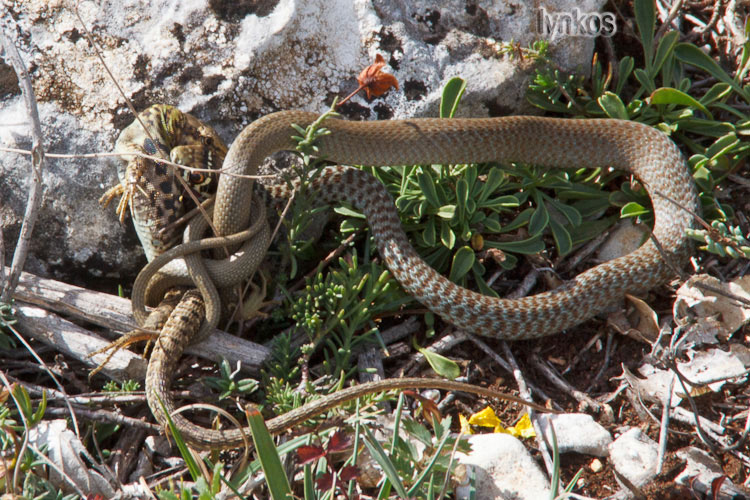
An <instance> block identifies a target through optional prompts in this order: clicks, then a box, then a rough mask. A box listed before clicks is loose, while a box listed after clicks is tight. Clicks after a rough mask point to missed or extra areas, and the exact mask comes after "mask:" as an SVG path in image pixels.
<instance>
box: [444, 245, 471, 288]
mask: <svg viewBox="0 0 750 500" xmlns="http://www.w3.org/2000/svg"><path fill="white" fill-rule="evenodd" d="M475 258H476V257H475V255H474V250H472V249H471V248H469V247H467V246H463V247H461V248H459V249H458V250H456V253H455V254H453V263H452V264H451V272H450V276H449V279H450V280H451V281H453V282H454V283H458V280H460V279H461V278H463V277H464V276H466V273H468V272H469V271H470V270H471V267H472V266H473V265H474V259H475Z"/></svg>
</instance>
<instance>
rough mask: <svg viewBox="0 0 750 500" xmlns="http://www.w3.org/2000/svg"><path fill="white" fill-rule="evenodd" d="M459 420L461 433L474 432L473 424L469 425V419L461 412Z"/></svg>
mask: <svg viewBox="0 0 750 500" xmlns="http://www.w3.org/2000/svg"><path fill="white" fill-rule="evenodd" d="M458 422H459V423H460V424H461V434H474V431H472V430H471V425H469V421H468V420H467V419H466V417H464V416H463V415H462V414H460V413H459V414H458Z"/></svg>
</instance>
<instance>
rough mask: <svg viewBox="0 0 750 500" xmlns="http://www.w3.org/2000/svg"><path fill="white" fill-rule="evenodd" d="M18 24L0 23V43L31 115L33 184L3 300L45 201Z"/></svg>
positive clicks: (32, 100) (36, 116) (40, 150)
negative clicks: (16, 41) (19, 43)
mask: <svg viewBox="0 0 750 500" xmlns="http://www.w3.org/2000/svg"><path fill="white" fill-rule="evenodd" d="M15 32H16V24H15V22H14V21H13V19H12V18H11V17H10V16H6V17H4V18H3V20H2V26H0V45H2V46H3V49H4V51H5V57H6V58H7V59H8V61H9V62H10V64H11V66H13V69H14V70H15V72H16V75H18V84H19V86H20V87H21V93H22V94H23V98H24V102H25V103H26V111H27V112H28V114H29V118H30V119H31V151H32V154H31V186H30V188H29V197H28V199H27V201H26V212H25V213H24V215H23V222H22V224H21V231H20V233H19V234H18V243H17V244H16V249H15V251H14V252H13V263H12V264H11V267H10V275H9V276H8V281H7V282H5V287H4V288H3V289H2V291H1V292H2V293H0V302H9V301H10V298H11V295H12V294H13V290H14V289H15V288H16V285H17V284H18V278H19V277H20V276H21V271H22V270H23V264H24V262H26V256H27V255H28V253H29V242H30V241H31V233H32V232H33V230H34V224H35V223H36V219H37V216H38V215H39V206H40V205H41V203H42V166H43V164H44V142H43V139H42V126H41V124H40V123H39V112H38V110H37V107H36V98H35V97H34V90H33V89H32V87H31V78H30V77H29V73H28V71H27V70H26V65H25V64H24V63H23V59H21V55H20V54H19V53H18V50H17V49H16V46H15V45H14V43H13V42H14V41H15V38H16V37H15V36H14V35H15Z"/></svg>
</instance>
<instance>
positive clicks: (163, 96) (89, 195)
mask: <svg viewBox="0 0 750 500" xmlns="http://www.w3.org/2000/svg"><path fill="white" fill-rule="evenodd" d="M601 4H602V1H601V0H588V1H586V2H572V1H567V2H566V1H562V0H554V1H553V0H546V1H542V2H533V3H530V4H528V3H523V2H509V1H503V2H497V1H490V0H479V1H476V2H469V3H467V2H464V1H459V0H443V1H441V2H439V3H436V2H433V1H428V0H413V1H411V2H408V3H404V2H401V1H397V0H378V1H374V2H370V1H365V0H356V1H351V0H310V1H305V2H301V1H295V0H263V1H257V2H244V3H242V4H240V5H239V6H238V5H237V4H236V3H235V2H229V1H224V0H212V1H209V2H206V1H200V2H198V1H185V2H177V3H172V4H169V7H165V4H164V3H161V2H154V3H148V2H147V3H137V4H133V3H126V4H123V3H122V2H116V1H114V0H105V1H102V2H99V3H95V2H89V3H85V2H84V3H82V4H81V7H80V9H81V12H80V13H81V16H82V18H83V19H84V21H85V22H86V24H87V26H88V27H89V29H91V30H92V31H93V37H94V39H95V40H96V42H97V44H98V46H99V48H100V50H101V52H102V56H103V58H104V60H105V61H106V62H107V65H108V67H109V69H110V70H111V71H112V73H113V76H114V78H115V79H116V80H117V81H118V82H119V84H120V85H121V86H122V88H123V89H124V92H125V93H126V94H127V96H128V97H129V98H130V99H131V100H132V101H133V103H134V105H135V107H136V108H137V109H138V110H142V109H144V108H146V107H147V106H149V105H151V104H153V103H157V102H163V103H168V104H173V105H176V106H178V107H180V108H181V109H182V110H184V111H187V112H190V113H193V114H195V115H196V116H197V117H198V118H200V119H203V120H206V121H207V122H209V123H210V124H211V125H213V126H214V127H215V128H216V129H217V130H218V132H219V133H220V134H222V135H223V137H224V138H225V140H227V141H228V142H231V141H230V140H231V138H232V137H234V136H235V135H236V134H237V133H238V132H239V131H240V130H241V129H242V127H244V126H245V125H247V124H248V123H249V122H251V121H252V120H254V119H255V118H257V117H259V116H261V115H264V114H267V113H270V112H273V111H277V110H280V109H293V108H303V109H307V110H312V111H323V110H325V109H326V108H327V107H328V106H329V104H330V102H331V100H332V98H333V96H334V95H342V96H343V95H346V94H347V93H349V92H350V91H352V90H353V89H355V88H356V86H357V82H356V76H357V75H358V74H359V72H360V71H361V70H362V69H363V68H365V67H366V66H367V65H369V64H371V63H372V61H373V59H374V56H375V54H383V55H384V56H385V59H386V61H387V62H388V64H389V66H390V69H389V71H390V72H392V73H393V74H394V75H395V76H396V78H397V79H398V81H399V82H400V87H401V90H400V91H398V92H390V93H389V94H387V95H386V96H385V97H382V98H378V99H375V100H374V101H373V102H370V103H368V102H367V101H366V100H365V99H364V98H363V97H359V96H358V97H356V98H355V99H354V100H353V101H352V102H351V103H350V104H348V105H346V106H344V107H343V109H342V113H343V114H344V115H345V116H347V117H349V118H353V119H376V118H382V119H386V118H399V117H412V116H425V115H430V116H436V115H437V108H438V103H439V100H440V95H441V91H442V88H443V85H444V84H445V82H446V81H447V80H448V79H449V78H451V77H453V76H457V75H460V76H462V77H464V78H465V79H466V80H467V82H468V88H467V92H466V94H465V96H464V98H463V101H462V105H461V107H460V108H459V114H460V115H464V116H487V115H499V114H514V113H519V112H522V111H528V110H529V109H530V105H529V104H528V103H527V102H526V100H525V99H524V94H525V92H526V86H527V83H528V78H529V76H530V75H531V66H532V64H533V63H532V62H531V61H530V60H529V59H528V58H523V59H521V58H518V57H516V58H511V57H510V56H508V55H501V54H499V47H500V42H503V41H504V42H509V41H511V40H514V41H516V42H518V43H520V44H521V46H524V47H525V46H527V45H528V44H529V43H530V42H532V41H533V40H535V39H538V38H540V35H539V34H538V33H535V32H534V31H535V30H537V28H538V24H539V23H538V21H539V15H540V12H542V11H541V9H545V11H546V12H572V10H573V9H574V8H575V9H578V11H580V12H596V11H597V10H598V9H599V8H600V6H601ZM68 5H70V4H69V2H63V1H62V0H52V1H50V0H28V1H24V2H16V3H15V4H13V6H11V7H8V9H9V18H13V19H14V20H15V21H16V23H17V27H18V30H19V32H18V33H17V35H18V36H17V41H16V44H17V46H18V48H19V50H20V52H21V54H22V57H23V58H24V60H25V62H26V65H27V67H28V68H29V72H30V74H31V77H32V81H33V85H34V90H35V93H36V96H37V99H38V100H39V102H40V103H41V106H40V112H41V120H42V126H43V131H44V134H45V147H46V149H47V151H50V152H57V153H92V152H108V151H111V149H112V146H113V144H114V141H115V138H116V136H117V134H118V132H119V131H120V130H121V129H122V128H123V127H125V126H126V125H127V124H128V123H130V122H131V121H132V120H133V116H132V113H131V112H130V111H129V110H128V108H127V107H126V106H125V99H124V98H123V97H122V96H121V95H120V94H119V92H118V90H117V88H116V87H115V84H114V82H113V81H112V80H111V78H110V77H109V76H108V75H107V73H106V72H105V70H104V68H103V66H102V64H101V62H100V61H99V60H98V58H97V56H96V55H95V53H94V50H93V49H92V47H91V46H90V45H89V43H88V41H87V39H86V37H85V31H84V29H83V27H82V26H81V24H80V22H79V21H78V20H77V18H76V16H75V12H74V11H73V10H71V8H69V7H68ZM593 46H594V38H593V37H586V36H582V37H581V36H578V37H568V36H563V35H559V34H558V35H554V36H553V38H552V43H551V46H550V52H549V53H550V56H551V58H552V59H553V61H554V62H555V64H557V65H558V66H560V67H561V68H563V69H565V70H573V69H576V68H578V69H580V70H581V71H583V72H586V71H587V69H588V67H589V61H590V58H591V53H592V50H593ZM0 81H1V82H7V85H4V90H3V92H2V93H0V123H3V124H15V125H13V126H9V127H6V126H4V127H2V128H1V129H0V145H2V146H7V147H17V148H26V149H28V147H29V143H30V139H29V133H28V127H27V126H26V125H25V123H26V121H27V117H26V114H25V110H24V108H23V105H22V99H21V96H20V94H19V90H18V88H17V87H16V86H15V75H14V73H13V71H12V69H10V68H9V67H8V66H6V65H0ZM28 171H29V160H28V157H23V156H18V155H16V154H7V153H6V154H3V155H2V156H1V157H0V173H2V176H3V183H2V184H1V185H0V200H3V202H2V205H0V220H1V221H2V226H0V229H2V231H3V235H4V237H5V242H6V259H7V262H8V263H9V261H10V258H11V255H12V250H13V248H14V242H15V239H16V238H17V234H18V230H19V227H20V220H21V217H22V214H23V207H24V205H25V200H26V189H25V185H26V182H27V181H26V175H27V173H28ZM113 182H115V174H114V168H113V167H111V166H109V165H108V161H107V160H104V159H86V160H67V159H66V160H62V159H48V161H47V163H46V171H45V185H46V187H45V192H44V196H43V198H44V202H43V207H42V212H41V215H40V219H39V222H38V224H37V227H36V229H35V235H36V237H35V238H34V243H33V245H32V249H31V251H32V254H31V257H30V259H29V261H28V266H27V270H29V271H32V272H36V273H40V274H43V275H45V276H50V277H54V278H58V279H66V280H68V281H73V282H81V281H87V282H90V281H91V278H99V277H108V278H113V279H114V280H115V281H113V282H111V284H110V285H108V286H109V287H110V289H112V288H114V286H115V285H116V284H117V283H119V282H129V281H130V279H131V278H132V276H133V275H134V274H135V273H136V272H137V271H138V270H139V269H140V267H141V266H142V264H143V260H142V258H141V257H140V255H141V251H140V249H139V248H138V247H137V244H136V240H135V238H134V237H133V235H132V230H131V229H130V228H129V227H128V228H127V229H126V228H123V227H121V226H120V225H118V224H117V223H116V221H115V217H114V215H113V209H112V208H110V209H109V210H108V211H106V212H103V211H101V210H100V209H99V208H98V207H97V205H96V200H97V199H98V197H99V195H100V194H101V193H102V192H103V191H104V190H105V189H106V188H107V187H109V186H110V185H111V184H112V183H113ZM128 226H129V223H128Z"/></svg>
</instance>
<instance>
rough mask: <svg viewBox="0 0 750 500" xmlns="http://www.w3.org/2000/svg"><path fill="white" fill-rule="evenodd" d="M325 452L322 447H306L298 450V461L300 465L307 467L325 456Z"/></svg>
mask: <svg viewBox="0 0 750 500" xmlns="http://www.w3.org/2000/svg"><path fill="white" fill-rule="evenodd" d="M325 454H326V452H325V450H324V449H323V448H322V447H320V446H312V445H304V446H300V447H299V448H297V459H298V460H299V463H300V465H306V464H309V463H310V462H314V461H316V460H318V459H319V458H323V457H324V456H325Z"/></svg>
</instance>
